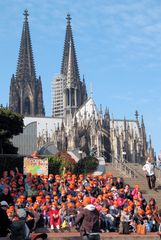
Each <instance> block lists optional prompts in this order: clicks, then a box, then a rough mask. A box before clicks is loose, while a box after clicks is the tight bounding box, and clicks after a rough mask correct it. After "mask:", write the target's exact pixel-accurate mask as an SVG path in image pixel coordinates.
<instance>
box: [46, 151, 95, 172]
mask: <svg viewBox="0 0 161 240" xmlns="http://www.w3.org/2000/svg"><path fill="white" fill-rule="evenodd" d="M97 166H98V159H96V158H95V157H91V156H90V157H86V158H83V159H80V160H79V161H78V163H76V162H75V160H74V159H73V158H72V157H71V156H70V155H69V154H68V153H67V152H66V151H62V152H59V153H57V154H56V155H55V156H52V157H49V173H53V174H62V173H63V171H64V168H65V169H66V172H68V171H70V172H72V173H75V174H81V173H82V174H86V173H92V172H93V171H95V170H96V168H97Z"/></svg>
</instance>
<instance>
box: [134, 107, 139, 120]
mask: <svg viewBox="0 0 161 240" xmlns="http://www.w3.org/2000/svg"><path fill="white" fill-rule="evenodd" d="M135 117H136V121H137V122H138V117H139V113H138V111H137V110H136V111H135Z"/></svg>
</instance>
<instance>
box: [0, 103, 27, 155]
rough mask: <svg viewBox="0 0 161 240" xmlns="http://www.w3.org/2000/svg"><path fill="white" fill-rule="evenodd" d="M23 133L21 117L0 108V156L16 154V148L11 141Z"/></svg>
mask: <svg viewBox="0 0 161 240" xmlns="http://www.w3.org/2000/svg"><path fill="white" fill-rule="evenodd" d="M22 132H23V116H22V115H20V114H18V113H15V112H13V111H12V110H10V109H8V108H4V107H2V106H1V107H0V154H2V153H4V154H11V153H12V154H16V153H17V150H18V149H17V148H16V147H14V146H13V144H12V142H11V139H12V138H13V136H14V135H18V134H19V133H22Z"/></svg>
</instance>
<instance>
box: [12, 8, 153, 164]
mask: <svg viewBox="0 0 161 240" xmlns="http://www.w3.org/2000/svg"><path fill="white" fill-rule="evenodd" d="M24 16H25V20H24V25H23V31H22V37H21V45H20V50H19V58H18V65H17V71H16V76H14V75H13V76H12V79H11V86H10V102H9V107H10V108H11V109H12V110H14V111H16V112H18V113H21V114H23V115H24V116H25V118H24V124H25V128H26V133H25V128H24V133H23V134H22V135H23V136H20V137H21V138H20V140H18V137H17V136H16V137H15V139H14V141H13V142H14V144H15V145H16V146H18V147H19V149H20V153H22V154H28V152H31V151H32V150H33V149H31V148H30V146H28V152H23V151H21V147H20V145H19V144H18V142H20V143H21V146H22V143H23V142H24V144H26V145H27V142H28V141H26V139H25V137H26V136H27V135H28V133H27V131H31V130H27V129H28V127H29V126H30V127H31V125H32V123H34V124H35V122H36V123H37V124H36V125H34V126H35V127H34V128H33V129H35V128H36V131H35V138H34V136H32V138H33V139H32V141H30V142H32V146H34V142H35V141H36V143H35V147H36V148H37V149H35V150H38V151H39V153H41V154H51V153H54V152H55V151H60V150H67V151H70V152H74V153H75V154H76V155H77V154H78V153H80V152H81V153H84V154H86V155H91V154H94V155H96V156H97V157H104V158H105V161H112V160H113V159H119V160H121V161H125V160H126V161H129V162H142V161H144V160H145V158H146V155H147V153H149V152H150V153H151V154H154V150H153V148H152V144H151V139H150V140H149V141H147V137H146V130H145V126H144V119H143V117H142V119H141V122H139V114H138V112H137V111H136V112H135V118H134V119H133V120H129V119H125V118H124V119H115V118H114V117H112V118H111V116H110V113H109V110H108V108H107V107H106V109H105V112H103V111H102V107H100V108H99V109H98V108H97V106H96V104H95V102H94V100H93V96H92V90H91V92H90V95H89V96H88V95H87V91H86V83H85V79H84V77H83V79H82V80H81V79H80V74H79V68H78V62H77V56H76V50H75V45H74V38H73V33H72V27H71V17H70V15H69V14H68V15H67V18H66V20H67V25H66V33H65V42H64V51H63V58H62V63H61V70H60V74H59V75H58V76H56V77H55V78H54V80H53V87H52V92H53V100H52V117H50V118H49V117H45V116H44V115H45V111H44V106H43V91H42V84H41V79H40V77H39V78H38V79H37V78H36V74H35V66H34V60H33V52H32V47H31V39H30V32H29V23H28V12H27V10H25V12H24ZM32 133H33V131H32ZM25 134H26V135H25ZM53 149H54V150H53Z"/></svg>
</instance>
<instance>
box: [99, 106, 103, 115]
mask: <svg viewBox="0 0 161 240" xmlns="http://www.w3.org/2000/svg"><path fill="white" fill-rule="evenodd" d="M102 113H103V111H102V104H100V114H101V115H102Z"/></svg>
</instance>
